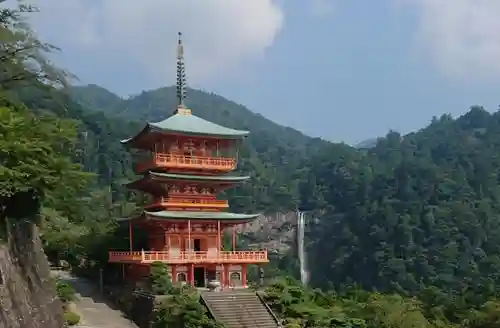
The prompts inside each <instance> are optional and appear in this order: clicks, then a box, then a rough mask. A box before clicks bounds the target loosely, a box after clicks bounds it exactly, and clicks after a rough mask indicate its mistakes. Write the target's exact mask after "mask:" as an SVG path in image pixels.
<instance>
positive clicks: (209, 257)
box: [109, 250, 268, 264]
mask: <svg viewBox="0 0 500 328" xmlns="http://www.w3.org/2000/svg"><path fill="white" fill-rule="evenodd" d="M157 261H159V262H164V263H167V264H186V263H195V264H196V263H198V264H203V263H214V264H215V263H221V264H222V263H267V262H268V258H267V250H263V251H235V252H227V251H224V252H219V253H217V252H213V253H209V252H186V251H181V252H167V251H159V252H154V251H139V252H109V262H111V263H153V262H157Z"/></svg>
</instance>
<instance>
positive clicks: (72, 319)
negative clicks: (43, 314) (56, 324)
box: [64, 311, 80, 326]
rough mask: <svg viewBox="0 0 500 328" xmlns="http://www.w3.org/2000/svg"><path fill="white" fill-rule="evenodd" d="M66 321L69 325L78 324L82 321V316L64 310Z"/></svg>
mask: <svg viewBox="0 0 500 328" xmlns="http://www.w3.org/2000/svg"><path fill="white" fill-rule="evenodd" d="M64 322H65V323H66V324H67V325H68V326H76V325H77V324H78V323H79V322H80V316H79V315H78V314H77V313H75V312H71V311H66V312H64Z"/></svg>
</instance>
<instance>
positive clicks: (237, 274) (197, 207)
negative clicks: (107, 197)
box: [109, 33, 268, 288]
mask: <svg viewBox="0 0 500 328" xmlns="http://www.w3.org/2000/svg"><path fill="white" fill-rule="evenodd" d="M180 36H181V34H180V33H179V42H178V46H177V98H178V106H177V109H176V110H175V112H174V114H173V115H172V116H170V117H168V118H167V119H165V120H163V121H161V122H157V123H147V125H146V126H145V127H144V129H143V130H142V131H141V132H139V134H137V135H136V136H135V137H132V138H129V139H126V140H122V144H124V145H126V146H129V147H131V148H136V149H139V150H143V151H147V152H148V153H149V156H148V157H149V158H148V159H147V160H146V161H144V162H141V163H139V164H138V165H136V167H135V171H136V173H137V174H140V175H142V177H141V178H140V179H139V180H137V181H135V182H132V183H129V184H128V185H127V186H128V187H129V188H131V189H135V190H140V191H143V192H146V193H149V194H151V195H152V197H153V201H152V203H150V204H149V205H147V206H145V209H144V211H143V213H142V214H141V215H140V216H138V217H134V218H127V219H122V220H123V221H128V224H129V232H130V237H129V238H130V247H129V250H128V251H119V252H117V251H112V252H109V262H112V263H121V264H123V266H124V274H125V275H126V276H127V277H128V278H131V279H135V280H138V279H141V278H142V277H145V276H146V275H147V274H148V273H149V266H150V264H151V263H153V262H156V261H161V262H164V263H166V264H167V265H168V267H169V273H170V276H171V279H172V282H174V283H175V282H185V283H188V284H191V285H192V286H197V287H205V286H207V283H208V282H209V281H214V280H215V281H218V282H220V286H221V288H227V287H230V286H231V287H246V285H247V278H246V273H247V265H249V264H262V263H267V262H268V257H267V251H265V250H264V251H236V250H235V235H234V233H235V232H234V231H235V229H234V226H236V225H239V224H244V223H246V222H249V221H252V220H254V219H256V218H257V217H258V215H259V214H237V213H229V212H227V211H226V210H227V209H228V208H229V204H228V202H227V201H226V200H219V199H217V193H219V192H221V191H223V190H224V189H227V188H230V187H232V186H233V185H235V184H238V183H242V182H244V181H245V180H247V179H248V178H249V177H248V176H235V175H230V174H229V173H230V172H231V171H233V170H235V169H236V167H237V162H238V148H239V145H240V143H241V141H242V140H243V139H244V138H245V137H246V136H247V135H248V132H247V131H240V130H234V129H230V128H226V127H223V126H220V125H217V124H214V123H212V122H209V121H206V120H204V119H202V118H199V117H197V116H195V115H193V114H192V113H191V110H190V109H188V108H186V107H185V105H184V99H185V98H186V81H185V69H184V55H183V45H182V40H181V38H180ZM133 226H138V227H141V228H142V229H145V230H146V232H147V235H148V249H147V250H134V249H133V236H132V227H133ZM227 228H233V229H232V231H233V243H232V244H233V245H232V250H230V251H228V250H222V235H223V232H224V230H225V229H227Z"/></svg>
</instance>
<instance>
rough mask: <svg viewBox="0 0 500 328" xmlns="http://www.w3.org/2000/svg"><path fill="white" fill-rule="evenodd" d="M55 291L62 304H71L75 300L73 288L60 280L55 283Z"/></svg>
mask: <svg viewBox="0 0 500 328" xmlns="http://www.w3.org/2000/svg"><path fill="white" fill-rule="evenodd" d="M56 291H57V296H58V297H59V299H60V300H61V302H63V303H64V304H67V303H69V302H72V301H74V300H75V298H76V293H75V290H74V289H73V287H71V285H69V284H67V283H65V282H64V281H62V280H60V279H58V280H57V281H56Z"/></svg>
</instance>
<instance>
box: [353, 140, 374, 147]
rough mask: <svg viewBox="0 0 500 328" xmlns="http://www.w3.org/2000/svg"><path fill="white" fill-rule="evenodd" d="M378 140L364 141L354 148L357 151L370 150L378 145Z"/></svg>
mask: <svg viewBox="0 0 500 328" xmlns="http://www.w3.org/2000/svg"><path fill="white" fill-rule="evenodd" d="M377 141H378V138H370V139H366V140H363V141H361V142H359V143H357V144H356V145H354V148H357V149H368V148H373V147H375V145H376V144H377Z"/></svg>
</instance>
